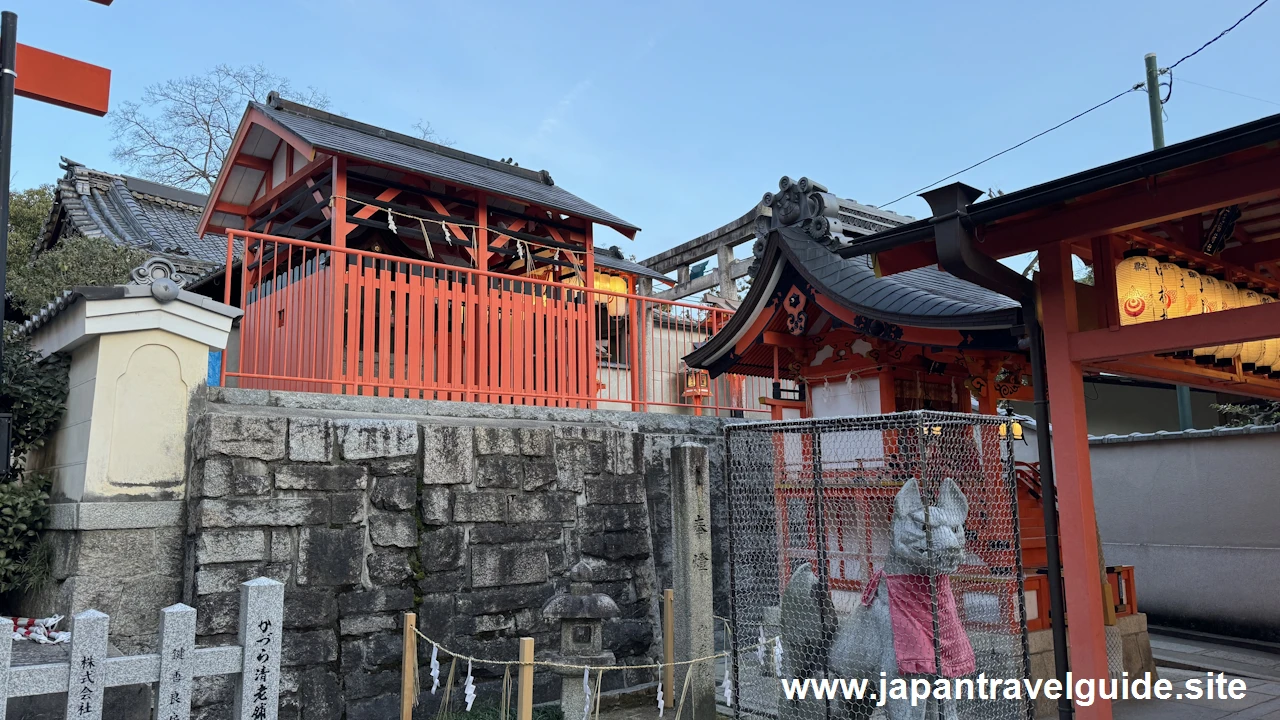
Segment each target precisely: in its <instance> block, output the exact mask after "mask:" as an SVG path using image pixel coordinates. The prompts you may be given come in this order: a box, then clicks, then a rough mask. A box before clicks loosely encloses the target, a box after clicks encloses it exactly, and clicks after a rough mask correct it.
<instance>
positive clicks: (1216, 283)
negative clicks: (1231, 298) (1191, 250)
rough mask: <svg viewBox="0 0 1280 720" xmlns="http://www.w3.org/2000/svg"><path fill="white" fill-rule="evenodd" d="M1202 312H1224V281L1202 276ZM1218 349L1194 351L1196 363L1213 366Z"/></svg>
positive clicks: (1210, 276)
mask: <svg viewBox="0 0 1280 720" xmlns="http://www.w3.org/2000/svg"><path fill="white" fill-rule="evenodd" d="M1200 306H1201V312H1206V313H1214V312H1219V311H1220V310H1222V281H1221V280H1219V279H1218V278H1216V277H1214V276H1212V275H1203V274H1202V275H1201V276H1200ZM1216 351H1217V348H1216V347H1203V348H1196V349H1195V350H1194V351H1193V353H1192V354H1193V355H1194V356H1195V359H1196V363H1198V364H1201V365H1212V364H1213V359H1214V353H1215V352H1216Z"/></svg>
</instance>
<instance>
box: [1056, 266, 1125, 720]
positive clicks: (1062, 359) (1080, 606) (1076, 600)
mask: <svg viewBox="0 0 1280 720" xmlns="http://www.w3.org/2000/svg"><path fill="white" fill-rule="evenodd" d="M1040 301H1041V310H1042V313H1043V315H1044V317H1043V323H1044V344H1045V359H1046V364H1047V366H1048V372H1047V374H1046V377H1047V379H1048V382H1049V402H1050V412H1051V413H1052V415H1053V461H1054V475H1055V477H1056V479H1057V487H1058V517H1059V520H1058V523H1059V534H1060V536H1061V538H1062V546H1061V547H1062V575H1063V582H1064V587H1065V590H1066V601H1067V621H1068V625H1067V632H1068V638H1069V640H1070V646H1071V671H1072V674H1073V675H1074V676H1075V677H1077V678H1094V679H1097V680H1101V679H1104V678H1107V677H1109V675H1108V670H1107V638H1106V631H1105V629H1104V627H1103V613H1102V579H1101V578H1100V577H1099V576H1098V567H1099V562H1098V553H1099V550H1100V548H1099V547H1098V532H1097V518H1096V516H1095V514H1094V507H1093V477H1092V475H1091V473H1090V469H1089V436H1088V430H1087V428H1086V425H1085V412H1084V374H1083V372H1082V370H1081V367H1080V364H1079V363H1075V362H1072V361H1071V359H1070V352H1069V350H1068V347H1067V338H1068V334H1069V333H1072V332H1075V331H1077V330H1078V329H1079V328H1078V323H1077V318H1076V295H1075V280H1074V278H1073V277H1072V273H1071V250H1070V248H1069V246H1068V245H1067V244H1066V243H1057V244H1056V245H1053V246H1052V247H1050V248H1048V249H1044V250H1041V251H1040ZM1100 301H1105V300H1103V299H1101V298H1100ZM1076 717H1077V718H1079V719H1080V720H1111V702H1110V701H1108V700H1101V699H1099V700H1097V701H1096V702H1095V703H1094V704H1093V705H1092V706H1090V707H1077V708H1076Z"/></svg>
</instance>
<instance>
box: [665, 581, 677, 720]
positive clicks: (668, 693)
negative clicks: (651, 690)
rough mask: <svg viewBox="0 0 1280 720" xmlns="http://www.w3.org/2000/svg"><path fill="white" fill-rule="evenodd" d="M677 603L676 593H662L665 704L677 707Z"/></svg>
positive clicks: (669, 589)
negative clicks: (673, 610)
mask: <svg viewBox="0 0 1280 720" xmlns="http://www.w3.org/2000/svg"><path fill="white" fill-rule="evenodd" d="M675 602H676V591H675V590H672V589H671V588H667V589H666V590H663V591H662V662H664V663H666V666H665V667H663V668H662V687H663V704H664V705H666V706H667V707H675V706H676V693H675V687H676V667H675V664H674V663H675V661H676V642H675V636H676V616H675V613H674V612H672V608H673V606H674V605H675Z"/></svg>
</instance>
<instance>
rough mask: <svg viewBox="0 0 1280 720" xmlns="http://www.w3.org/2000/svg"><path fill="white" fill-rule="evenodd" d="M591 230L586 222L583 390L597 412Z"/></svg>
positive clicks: (597, 373)
mask: <svg viewBox="0 0 1280 720" xmlns="http://www.w3.org/2000/svg"><path fill="white" fill-rule="evenodd" d="M591 229H592V224H591V221H590V220H588V221H586V228H585V229H584V230H583V235H584V238H585V239H584V244H585V245H586V248H587V251H586V254H585V257H584V258H583V270H584V271H585V272H586V274H587V276H586V277H584V278H582V284H583V285H584V286H585V287H586V289H587V292H586V296H587V357H586V361H587V366H586V368H584V370H585V371H586V375H587V384H586V387H585V388H583V389H584V390H585V391H586V392H587V396H588V398H589V400H588V401H587V408H588V409H591V410H595V409H596V400H595V399H596V396H597V395H599V394H600V391H599V390H597V389H596V383H597V382H599V380H600V375H599V368H598V367H597V363H598V359H597V358H596V333H597V331H596V299H597V298H599V297H600V296H599V295H596V294H595V292H593V291H594V290H595V288H596V251H595V240H594V239H593V238H592V234H591ZM605 297H608V296H605Z"/></svg>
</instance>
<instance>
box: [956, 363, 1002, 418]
mask: <svg viewBox="0 0 1280 720" xmlns="http://www.w3.org/2000/svg"><path fill="white" fill-rule="evenodd" d="M983 375H984V378H983V379H985V380H986V381H987V387H986V390H985V392H984V393H983V394H982V395H979V396H978V414H979V415H995V414H997V413H998V412H999V409H1000V408H999V399H998V398H997V397H996V373H994V372H989V371H987V370H986V366H985V365H984V366H983ZM966 394H967V393H966ZM971 407H973V402H972V400H971V401H970V402H968V403H966V404H965V406H964V411H963V412H969V408H971Z"/></svg>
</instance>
